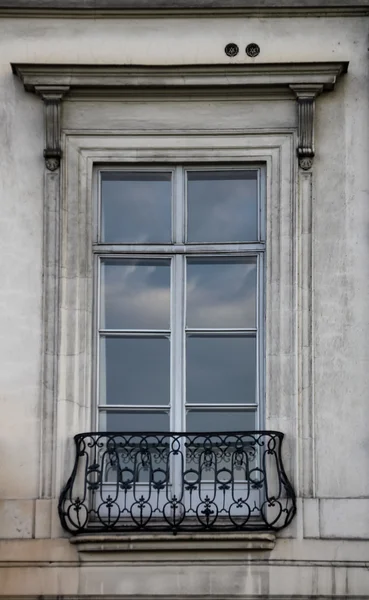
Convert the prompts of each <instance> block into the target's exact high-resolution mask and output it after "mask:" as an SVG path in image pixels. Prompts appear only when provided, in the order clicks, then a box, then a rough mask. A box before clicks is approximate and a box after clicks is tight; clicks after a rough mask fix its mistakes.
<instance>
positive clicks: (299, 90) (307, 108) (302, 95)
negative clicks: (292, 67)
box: [290, 84, 323, 171]
mask: <svg viewBox="0 0 369 600" xmlns="http://www.w3.org/2000/svg"><path fill="white" fill-rule="evenodd" d="M290 88H291V89H292V90H293V91H294V92H295V94H296V98H297V108H298V136H299V140H298V147H297V156H298V159H299V165H300V167H301V169H303V170H304V171H308V170H309V169H311V167H312V166H313V159H314V156H315V143H314V116H315V98H316V97H317V96H318V94H320V93H321V92H322V91H323V86H322V85H303V84H301V85H290Z"/></svg>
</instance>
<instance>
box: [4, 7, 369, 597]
mask: <svg viewBox="0 0 369 600" xmlns="http://www.w3.org/2000/svg"><path fill="white" fill-rule="evenodd" d="M367 32H368V22H367V21H366V20H365V19H363V18H354V17H346V18H344V17H335V18H315V19H314V18H276V19H271V18H250V19H247V18H241V17H239V18H235V17H230V18H225V17H222V18H210V17H206V18H197V19H195V18H181V19H178V20H176V19H174V18H166V19H165V18H160V19H155V18H134V19H133V18H132V19H123V18H122V19H119V18H116V19H114V20H113V19H109V18H103V19H100V20H93V19H86V20H83V19H80V18H76V19H58V18H55V19H48V18H42V19H41V18H34V19H33V18H29V19H28V18H27V19H25V18H3V19H2V20H1V21H0V49H1V52H0V139H1V141H2V144H1V146H0V152H1V156H0V189H1V194H0V199H1V212H0V243H1V245H2V252H1V256H2V260H1V261H0V269H1V281H2V285H1V287H0V305H1V307H2V310H1V311H0V331H1V336H0V364H1V369H0V406H1V414H2V419H1V422H2V425H1V426H0V430H1V435H0V444H1V446H0V447H1V451H2V460H1V468H0V537H3V538H33V537H35V535H36V537H48V536H50V535H51V533H50V532H51V531H54V532H55V531H57V528H56V527H54V528H50V527H49V526H48V525H46V526H45V527H43V520H45V519H46V521H47V520H48V521H50V518H51V520H52V521H53V520H54V521H55V520H57V519H56V511H55V504H50V503H48V501H47V500H43V501H41V502H40V501H38V502H35V500H36V499H37V498H38V497H39V486H40V477H39V464H40V442H41V439H40V436H41V432H42V428H41V424H40V414H41V407H40V378H41V375H40V371H41V351H42V349H41V332H42V322H43V321H42V314H41V303H42V298H41V292H42V240H43V230H42V229H43V228H42V224H43V201H44V200H43V180H44V172H45V166H44V161H43V158H42V149H43V143H44V142H43V112H42V111H43V107H42V103H41V101H40V100H39V99H38V98H36V97H34V96H33V95H31V94H27V93H26V92H25V91H24V89H23V86H22V85H21V83H20V82H19V81H18V80H17V79H16V78H15V77H14V75H12V73H11V69H10V62H47V63H48V62H50V63H80V64H83V63H95V64H114V63H119V64H147V65H150V64H160V65H165V64H207V63H209V64H218V63H224V64H229V63H242V62H246V60H250V59H247V57H246V55H245V52H244V48H245V46H246V44H247V43H249V42H257V43H258V44H259V46H260V48H261V53H260V56H259V57H258V59H255V60H259V61H262V62H290V61H299V62H304V61H306V62H314V61H333V60H337V61H338V60H341V61H350V65H349V71H348V73H347V75H345V76H344V77H343V78H342V79H341V80H339V81H338V83H337V86H336V89H335V90H334V91H333V92H331V93H327V94H325V95H322V96H321V97H319V98H318V100H317V104H316V159H315V163H314V167H313V169H314V202H313V357H314V360H313V383H314V389H313V390H312V395H313V397H314V427H313V429H312V430H313V433H314V444H313V446H314V448H315V449H314V454H313V458H314V460H313V461H312V464H311V470H312V471H311V477H310V479H311V485H310V488H309V489H308V490H305V491H304V495H305V496H306V495H307V496H309V498H308V499H307V500H306V501H304V503H303V502H302V501H300V502H299V516H298V521H297V524H295V525H294V527H293V528H292V529H291V531H290V532H287V533H286V534H285V535H287V536H290V535H292V536H293V537H296V538H297V539H298V540H299V541H298V542H296V541H295V542H293V541H292V540H286V539H285V540H283V541H282V540H279V541H277V545H276V549H275V550H274V551H273V553H272V555H271V556H267V557H264V559H265V561H266V563H265V565H264V566H263V567H259V570H260V569H261V571H260V573H261V574H260V573H259V571H258V573H259V574H258V575H257V576H256V575H255V577H256V578H257V577H259V579H260V578H261V579H260V581H261V580H262V579H263V578H265V577H269V574H268V573H269V571H267V575H266V574H265V573H266V570H268V566H267V565H268V564H272V563H268V561H269V560H270V559H272V560H286V561H289V562H288V564H289V565H290V567H289V568H291V569H292V568H295V569H297V571H294V575H285V574H284V572H283V573H282V572H280V573H279V575H278V577H277V578H276V579H273V577H274V575H273V576H272V575H270V577H271V584H270V587H269V588H268V592H267V591H266V588H265V586H264V588H263V587H262V586H261V584H260V585H259V584H257V583H255V581H256V579H255V581H254V582H253V583H249V582H250V579H244V578H245V577H246V575H245V573H244V572H243V575H242V576H236V575H235V576H234V577H230V579H229V580H227V581H228V584H227V593H230V592H231V593H232V594H241V595H242V594H247V593H249V594H252V593H255V594H262V593H264V594H265V593H275V594H282V593H286V594H288V593H290V594H297V593H304V594H305V593H306V594H308V593H310V594H313V593H318V592H319V593H331V594H332V593H333V591H332V590H333V587H334V586H335V585H337V586H338V587H337V589H338V591H339V593H341V594H343V593H350V594H355V593H356V594H363V595H365V594H366V593H367V592H366V590H367V589H369V585H367V581H366V579H364V576H363V573H364V570H362V571H360V573H361V574H360V573H359V572H358V573H359V574H356V575H355V576H353V571H352V570H351V571H349V573H350V575H348V574H347V573H348V571H347V572H346V571H345V572H344V569H345V568H346V567H344V566H342V565H341V567H342V569H343V570H342V571H340V572H339V574H338V575H337V577H338V578H339V582H338V583H337V582H336V583H334V584H333V578H332V577H331V575H329V576H328V575H326V574H325V572H323V571H321V572H320V573H321V575H319V577H315V576H314V571H311V569H313V568H316V569H318V568H321V569H323V566H324V565H321V567H319V565H318V566H316V565H315V567H313V566H312V567H311V568H310V567H309V568H310V570H309V569H308V567H307V566H306V575H305V574H302V573H301V569H300V567H298V564H297V563H296V564H295V567H293V560H294V559H295V560H297V558H298V557H299V560H301V561H304V560H306V561H308V562H309V561H313V560H314V559H315V558H316V560H319V561H321V562H322V561H324V560H328V557H329V560H330V561H333V563H334V560H337V561H338V560H341V561H346V562H350V561H353V563H352V565H351V566H352V567H354V566H355V565H356V567H357V569H361V568H362V565H361V562H360V561H364V560H366V559H365V556H366V554H368V553H369V476H368V473H369V442H368V427H367V423H368V422H369V404H368V402H367V390H368V389H369V368H368V366H369V365H368V363H369V320H368V317H367V315H368V314H369V293H368V285H367V281H368V273H369V252H368V225H369V202H368V187H369V172H368V169H367V161H368V151H369V147H368V146H369V141H368V106H369V103H368V100H369V98H368V95H369V89H368V59H367V43H368V34H367ZM230 41H233V42H236V43H237V44H238V45H239V46H240V53H239V55H238V56H237V57H236V58H234V59H228V58H227V57H226V56H225V54H224V46H225V44H226V43H228V42H230ZM236 108H237V110H236V111H233V112H232V114H231V115H229V119H228V118H227V117H228V115H227V111H228V105H227V103H226V102H224V104H222V103H219V102H218V103H217V105H216V106H214V110H216V111H217V115H218V120H219V127H221V128H222V127H224V128H227V127H228V128H229V127H237V119H243V121H244V123H246V126H248V125H247V124H248V123H250V122H251V121H255V122H256V125H255V126H256V127H262V126H265V127H267V126H270V127H271V126H272V124H273V126H274V127H275V128H277V129H278V128H281V129H282V128H294V127H296V115H295V113H294V108H293V107H291V106H290V103H289V102H281V103H278V104H276V105H275V107H273V105H272V104H271V103H268V114H266V112H265V110H263V107H262V106H260V105H259V104H258V102H255V103H253V105H252V111H253V112H252V116H251V117H250V111H249V112H247V109H246V108H242V106H241V105H239V106H238V107H237V106H236ZM249 108H250V107H249ZM192 109H193V110H192V111H191V112H192V114H191V115H186V105H185V104H184V105H183V106H182V107H180V105H179V103H178V104H177V105H176V107H175V108H173V107H172V108H170V109H169V110H168V106H166V107H160V103H156V104H155V106H154V107H153V108H152V120H153V121H154V122H155V123H156V124H157V126H158V127H161V126H162V125H163V124H166V125H167V127H168V128H170V127H178V115H179V113H180V114H181V117H180V120H181V124H182V126H183V127H185V126H186V120H187V122H188V123H191V124H193V126H194V127H196V126H198V123H199V122H200V121H201V122H202V123H203V122H204V118H206V115H208V114H209V105H208V104H206V103H205V104H202V105H201V103H199V104H198V105H196V104H192ZM195 109H196V110H195ZM63 110H64V123H65V125H66V126H68V127H69V128H78V127H79V126H80V124H81V122H82V121H83V122H84V123H87V124H88V126H89V127H92V128H94V127H93V124H94V122H96V117H97V116H98V114H99V105H98V104H94V105H91V104H88V103H86V104H85V105H84V104H83V103H73V102H70V103H66V105H65V107H64V109H63ZM112 110H113V111H114V112H113V113H112V114H111V122H112V123H113V122H114V126H115V127H117V126H118V127H120V128H122V130H124V129H125V128H131V129H132V123H133V126H135V127H138V128H145V127H147V124H148V123H149V120H150V119H149V117H148V114H149V111H148V108H147V104H146V105H145V107H143V106H140V105H139V104H134V103H130V105H129V106H127V107H126V108H125V109H122V107H121V106H120V105H119V104H114V108H113V109H112ZM243 110H244V111H245V113H244V114H243V112H242V111H243ZM165 115H166V118H167V121H166V122H164V121H165ZM103 125H104V127H106V121H105V122H104V123H103ZM95 128H96V129H98V128H99V127H98V125H96V126H95ZM73 433H74V432H73ZM296 458H297V462H298V461H299V460H300V457H299V456H297V457H296ZM292 475H293V477H294V478H295V482H294V483H295V487H296V488H297V490H298V491H301V489H302V487H301V482H300V481H299V480H298V470H296V472H295V473H293V474H292ZM348 499H352V500H348ZM50 511H51V513H52V514H51V515H50ZM35 514H36V517H37V518H36V520H35ZM45 515H46V516H45ZM304 535H305V537H312V538H319V537H321V538H336V539H338V540H340V539H341V538H345V539H347V538H361V539H362V540H368V542H365V541H362V542H361V543H360V548H361V550H360V553H359V554H357V553H356V551H355V550H354V548H355V546H354V543H351V542H345V543H344V545H343V546H342V548H343V551H342V556H341V558H340V557H339V556H338V555H337V548H338V547H339V546H338V545H337V546H333V545H332V544H334V543H335V542H324V541H322V540H320V541H318V542H313V541H309V542H308V541H303V539H302V538H303V536H304ZM22 543H23V544H25V543H24V542H16V541H13V542H7V543H5V542H1V548H0V550H1V549H4V550H2V551H4V554H3V557H4V558H2V560H4V561H5V562H4V563H3V564H5V563H6V561H7V560H8V557H9V556H13V557H15V558H13V559H12V560H14V561H15V563H17V561H21V563H22V564H23V563H24V561H26V560H29V558H28V556H30V555H32V554H33V552H34V550H33V549H32V548H33V547H34V548H36V546H32V544H36V542H32V541H31V540H29V541H28V542H27V543H26V545H24V547H23V546H21V545H22ZM37 543H38V544H39V545H38V546H37V548H40V543H41V542H37ZM52 543H54V544H55V547H53V548H54V549H53V550H52V552H51V555H52V556H59V554H58V552H59V550H58V549H60V548H62V550H60V552H61V555H60V556H62V557H63V558H62V559H60V557H59V559H60V560H61V563H63V562H64V561H66V562H67V563H68V565H69V568H70V569H71V570H72V571H73V574H71V576H70V577H69V576H65V575H63V577H61V575H57V574H56V573H59V572H60V573H61V572H62V571H61V569H62V567H63V565H62V564H61V563H60V565H59V566H58V567H56V566H55V569H56V570H55V571H53V576H52V578H53V581H52V582H51V580H50V579H49V572H48V574H47V575H42V576H41V575H38V576H37V577H36V576H35V575H34V574H33V575H30V577H31V580H32V582H33V583H30V582H29V581H28V580H27V579H24V581H27V586H28V587H27V588H25V587H24V586H25V585H26V584H24V581H23V583H22V580H23V575H22V573H23V571H19V574H18V573H17V574H16V572H15V571H16V570H15V569H13V571H11V572H10V570H9V571H7V572H6V573H5V574H4V577H5V579H4V581H6V582H7V583H6V585H5V587H4V588H3V589H2V590H0V594H5V595H7V594H8V595H9V594H21V593H26V592H27V593H30V594H31V593H34V594H42V593H45V594H46V593H49V594H53V593H58V594H62V593H70V594H76V593H78V589H79V588H78V586H79V585H80V589H81V590H83V591H84V592H85V593H90V594H92V593H96V594H98V593H122V594H123V593H130V594H133V593H138V592H140V593H149V592H150V591H151V592H152V588H153V587H154V588H155V586H157V588H156V589H157V590H158V591H157V592H156V591H154V593H159V592H160V593H164V591H165V590H164V591H163V589H162V588H161V587H160V585H159V584H156V583H155V582H156V581H157V577H159V575H158V574H157V573H156V575H155V577H154V575H150V572H151V571H150V572H149V571H142V572H143V573H144V574H145V577H146V578H147V581H149V582H150V581H151V582H152V583H151V584H148V588H147V589H146V588H144V587H137V589H135V586H134V584H132V585H131V587H130V586H128V588H126V589H127V590H130V591H129V592H128V591H124V590H123V589H121V586H120V585H116V586H115V587H114V585H113V583H112V584H111V589H110V588H109V586H108V587H106V586H105V587H104V586H103V589H102V588H101V589H100V588H99V584H98V580H99V578H100V579H101V578H102V579H104V577H105V576H104V575H101V573H100V575H98V574H97V573H95V576H96V581H95V580H93V579H91V574H89V575H87V574H86V573H87V571H86V572H85V574H84V575H82V576H81V577H82V579H81V581H82V580H83V581H85V582H87V581H88V582H89V583H88V584H87V583H85V584H83V583H80V584H78V577H79V576H78V575H77V574H76V571H77V566H75V567H73V566H70V565H71V562H72V563H73V561H77V560H78V558H77V554H76V551H75V550H72V549H71V548H69V542H67V541H66V540H64V541H60V540H59V541H56V540H55V542H48V546H44V548H46V547H47V548H48V550H47V551H46V552H45V550H44V549H43V550H42V553H41V554H42V557H39V558H35V560H36V561H37V560H38V561H39V562H38V563H37V565H38V566H37V567H36V565H34V569H39V568H40V564H41V563H42V562H43V561H44V560H46V555H47V554H48V553H49V552H50V548H51V546H50V544H52ZM4 544H12V545H11V546H9V545H4ZM314 544H316V545H315V546H313V545H314ZM350 544H351V545H350ZM313 547H315V549H316V550H315V551H311V548H313ZM324 548H325V549H324ZM9 549H11V551H10V550H9ZM25 553H26V554H27V558H25ZM309 553H310V554H309ZM314 553H316V557H314ZM20 556H21V557H22V558H19V557H20ZM40 556H41V555H40ZM35 557H37V552H35ZM325 557H327V558H325ZM59 559H58V560H59ZM53 560H54V559H53ZM55 560H56V559H55ZM70 561H71V562H70ZM17 564H18V563H17ZM276 564H277V563H275V565H276ZM319 564H320V563H319ZM275 565H274V566H275ZM23 566H24V565H23ZM64 567H65V565H64ZM339 567H340V565H339V564H338V563H337V565H336V568H337V569H339ZM27 568H28V567H27ZM104 568H105V567H104ZM106 568H107V567H106ZM136 568H137V567H135V569H136ZM176 568H177V567H176ZM234 568H235V567H234ZM250 568H251V567H250ZM255 568H256V567H255ZM275 568H277V567H276V566H275ZM286 568H287V566H286ZM301 568H302V567H301ZM324 568H325V567H324ZM140 569H144V567H140ZM171 569H173V567H171ZM188 569H190V571H186V572H188V573H191V567H190V566H189V567H188ZM81 570H82V571H83V569H81ZM32 572H33V571H32ZM38 572H39V571H38ZM231 572H232V571H230V573H231ZM273 572H274V571H273ZM337 572H338V571H337ZM124 573H125V577H127V578H128V579H129V580H130V577H133V575H132V574H129V573H128V572H126V571H124ZM175 573H176V574H177V575H175V577H177V582H178V581H179V583H178V585H175V584H174V583H173V581H174V580H171V583H170V584H168V586H169V587H168V590H169V591H167V593H181V594H185V593H186V586H187V584H188V579H187V580H186V577H185V578H184V579H183V578H182V579H181V577H182V575H180V573H182V571H181V569H180V568H179V567H178V568H177V571H175ZM196 573H197V571H196ZM196 573H195V571H193V574H192V575H190V577H192V578H195V579H196V581H197V587H199V589H197V588H196V593H200V592H201V593H202V592H203V593H215V592H216V591H217V589H218V588H217V585H218V584H214V581H218V580H217V578H216V575H214V577H215V580H212V581H213V583H211V584H210V583H209V581H210V580H211V577H210V575H209V577H210V579H209V577H208V578H206V580H202V579H201V578H200V577H199V575H198V574H197V575H196ZM255 573H256V571H255ZM270 573H272V572H270ZM251 575H252V574H251ZM251 575H250V572H249V575H248V577H249V578H250V576H251ZM54 577H55V578H56V579H54ZM240 577H241V579H240ZM289 577H291V578H292V579H291V581H293V582H294V583H290V584H288V585H287V581H288V579H289ZM300 577H301V584H299V583H298V582H299V578H300ZM83 578H84V579H83ZM350 578H351V579H350ZM61 579H62V580H63V581H61ZM31 580H30V581H31ZM92 581H95V583H91V582H92ZM132 581H137V580H136V576H135V577H133V580H132ZM202 581H203V583H201V582H202ZM236 581H237V582H238V583H237V585H236V583H235V582H236ZM240 581H241V583H240ZM252 581H253V580H252ZM274 581H276V582H277V583H273V582H274ZM23 584H24V585H23ZM137 585H138V583H137ZM7 586H8V587H7ZM232 586H234V588H233V589H232ZM250 586H251V587H250ZM299 586H300V587H299ZM332 586H333V587H332ZM195 587H196V586H195ZM300 588H301V589H300ZM188 590H189V591H188V593H195V591H193V590H192V588H191V586H190V588H188ZM190 590H192V591H190ZM263 590H264V591H263ZM314 590H315V591H314ZM219 593H220V592H219ZM222 593H223V592H222ZM224 593H225V592H224ZM337 593H338V592H337Z"/></svg>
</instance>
